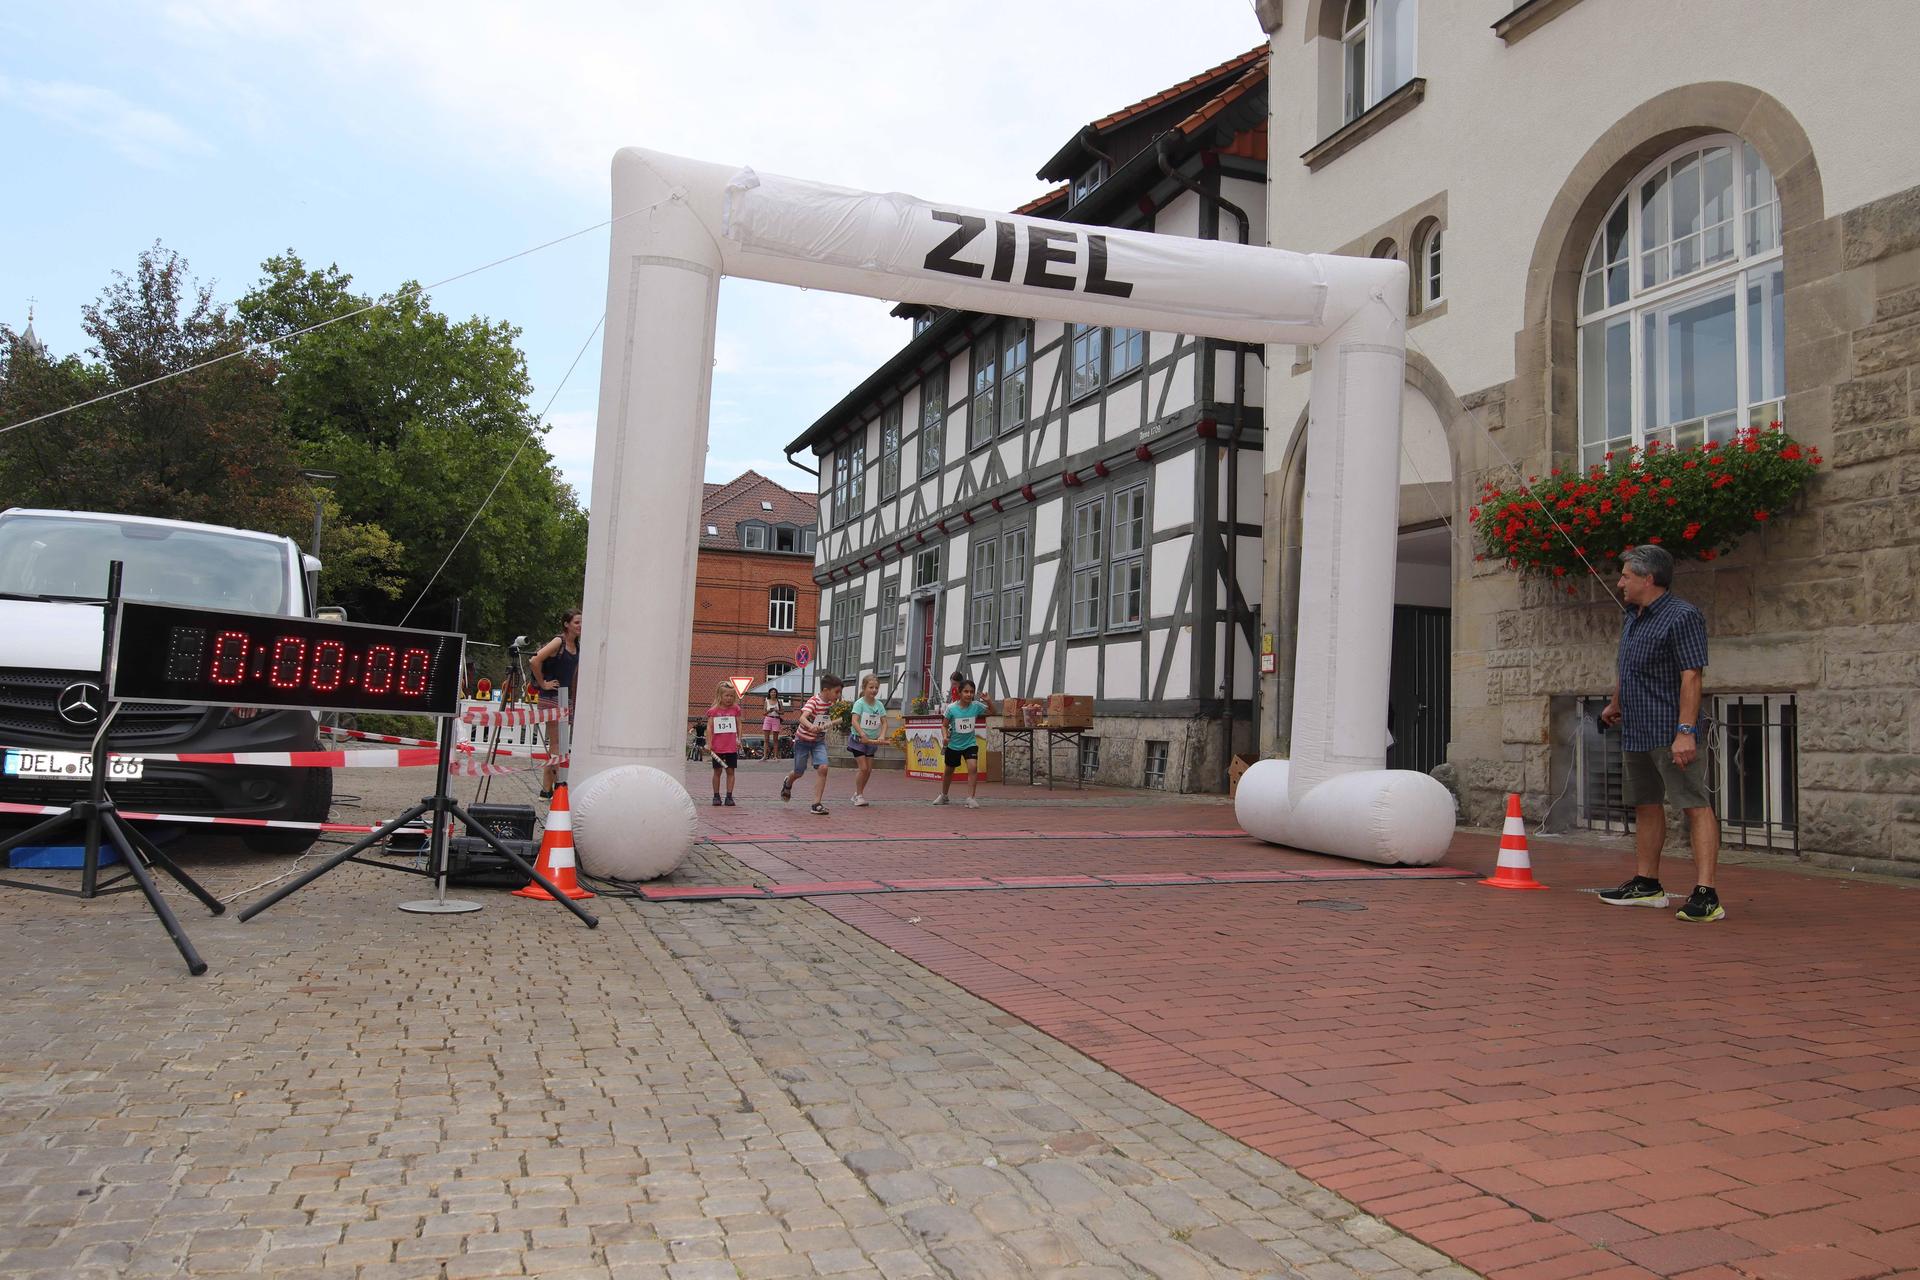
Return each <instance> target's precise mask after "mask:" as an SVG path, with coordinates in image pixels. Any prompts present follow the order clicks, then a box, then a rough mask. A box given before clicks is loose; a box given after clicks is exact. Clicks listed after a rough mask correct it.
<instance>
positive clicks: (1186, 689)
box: [1155, 627, 1193, 698]
mask: <svg viewBox="0 0 1920 1280" xmlns="http://www.w3.org/2000/svg"><path fill="white" fill-rule="evenodd" d="M1155 670H1158V668H1157V667H1156V668H1155ZM1192 696H1193V628H1192V627H1182V628H1180V632H1179V634H1178V635H1176V636H1175V637H1174V638H1173V665H1172V666H1170V667H1168V668H1167V697H1168V698H1190V697H1192Z"/></svg>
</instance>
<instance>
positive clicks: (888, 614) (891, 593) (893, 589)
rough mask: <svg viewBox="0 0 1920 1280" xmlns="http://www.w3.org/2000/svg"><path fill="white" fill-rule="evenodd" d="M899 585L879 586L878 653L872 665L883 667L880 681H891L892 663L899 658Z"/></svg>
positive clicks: (890, 583) (894, 583) (887, 584)
mask: <svg viewBox="0 0 1920 1280" xmlns="http://www.w3.org/2000/svg"><path fill="white" fill-rule="evenodd" d="M901 616H902V614H901V609H900V584H899V583H898V582H886V583H882V584H881V586H880V652H878V653H876V654H874V655H873V660H874V665H875V666H878V667H883V668H885V670H884V671H883V672H882V679H891V678H892V675H891V673H892V671H893V661H894V659H896V658H898V657H899V656H900V643H901V639H900V638H901V629H900V620H901Z"/></svg>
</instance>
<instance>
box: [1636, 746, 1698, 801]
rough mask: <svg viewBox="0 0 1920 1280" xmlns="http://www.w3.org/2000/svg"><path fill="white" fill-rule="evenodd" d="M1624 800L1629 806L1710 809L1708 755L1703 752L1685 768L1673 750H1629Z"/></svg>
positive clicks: (1670, 748) (1658, 748)
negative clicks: (1664, 805) (1675, 757)
mask: <svg viewBox="0 0 1920 1280" xmlns="http://www.w3.org/2000/svg"><path fill="white" fill-rule="evenodd" d="M1622 754H1623V755H1624V756H1625V757H1626V789H1625V799H1626V802H1627V803H1628V804H1630V805H1642V804H1666V805H1672V806H1673V807H1674V808H1676V809H1707V808H1711V807H1712V806H1713V801H1712V800H1710V799H1708V798H1707V753H1706V752H1705V751H1701V752H1699V753H1698V754H1696V755H1695V756H1694V757H1693V763H1692V764H1690V765H1688V766H1687V767H1686V768H1684V769H1682V768H1681V767H1680V766H1679V765H1677V764H1675V763H1674V762H1673V748H1672V747H1655V748H1654V749H1653V750H1651V751H1627V752H1623V753H1622Z"/></svg>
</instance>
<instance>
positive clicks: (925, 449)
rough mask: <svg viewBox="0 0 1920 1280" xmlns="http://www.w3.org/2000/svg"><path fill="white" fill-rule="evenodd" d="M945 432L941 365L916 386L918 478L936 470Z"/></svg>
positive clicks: (944, 369)
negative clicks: (917, 388)
mask: <svg viewBox="0 0 1920 1280" xmlns="http://www.w3.org/2000/svg"><path fill="white" fill-rule="evenodd" d="M946 430H947V367H946V366H945V365H941V366H940V367H939V368H938V369H935V370H934V371H933V372H932V373H930V374H928V375H927V380H926V381H925V382H922V383H921V384H920V476H921V478H922V479H925V478H926V477H927V476H930V475H933V474H934V473H936V472H938V471H939V470H940V454H941V449H940V442H941V438H942V437H943V436H944V435H945V434H946Z"/></svg>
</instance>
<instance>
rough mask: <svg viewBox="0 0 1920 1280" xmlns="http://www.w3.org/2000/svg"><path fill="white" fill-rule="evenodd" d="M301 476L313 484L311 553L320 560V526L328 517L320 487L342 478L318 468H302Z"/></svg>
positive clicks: (334, 472)
mask: <svg viewBox="0 0 1920 1280" xmlns="http://www.w3.org/2000/svg"><path fill="white" fill-rule="evenodd" d="M300 474H301V475H302V476H304V477H305V478H306V479H308V480H310V481H312V482H313V486H314V494H313V550H312V551H311V552H309V553H308V554H310V555H311V556H313V558H314V559H315V560H318V559H319V558H320V525H321V522H322V521H324V520H325V519H326V517H327V507H326V502H325V500H324V499H322V497H321V496H320V492H319V490H320V486H321V485H323V484H332V483H333V482H334V481H335V480H338V479H339V478H340V473H339V472H338V471H322V470H320V469H319V468H317V467H302V468H300Z"/></svg>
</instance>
